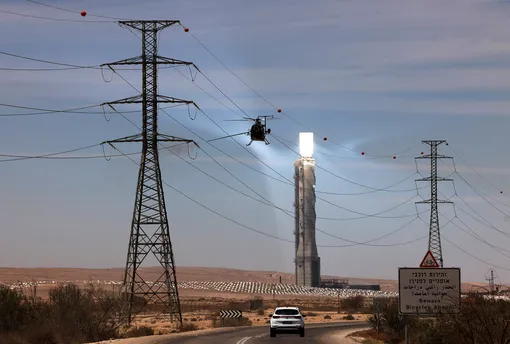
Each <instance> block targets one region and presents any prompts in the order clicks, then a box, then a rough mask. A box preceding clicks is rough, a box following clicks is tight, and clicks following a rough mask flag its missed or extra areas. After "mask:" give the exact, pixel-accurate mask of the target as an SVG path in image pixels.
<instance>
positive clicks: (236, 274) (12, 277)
mask: <svg viewBox="0 0 510 344" xmlns="http://www.w3.org/2000/svg"><path fill="white" fill-rule="evenodd" d="M123 271H124V270H123V268H111V269H80V268H0V282H3V283H8V284H10V283H14V282H18V281H21V282H29V281H34V280H35V281H56V282H59V281H84V280H93V281H98V280H100V281H121V280H122V278H123ZM176 273H177V277H178V280H179V281H182V282H184V281H218V282H230V281H247V282H250V281H251V282H264V283H278V282H279V278H280V277H281V278H282V283H284V284H294V282H295V278H294V275H293V274H290V273H281V272H277V271H247V270H236V269H227V268H207V267H203V268H202V267H178V268H177V271H176ZM160 274H161V272H160V268H154V267H147V268H143V269H141V270H140V275H142V277H143V278H144V279H146V280H149V281H151V280H156V279H157V278H158V277H159V276H160ZM323 277H324V278H347V279H349V283H350V284H379V285H380V286H381V290H383V291H397V289H398V281H396V280H386V279H370V278H356V277H351V278H349V277H337V276H323ZM485 285H486V284H485V283H463V285H462V287H463V289H464V290H466V291H467V290H471V289H472V288H473V287H477V286H485ZM42 289H44V287H43V288H42ZM182 294H183V296H194V295H198V294H200V295H201V296H204V297H214V295H217V296H219V295H221V296H220V297H229V298H230V297H235V294H234V295H226V293H204V292H196V291H192V290H185V289H182ZM205 294H207V295H205ZM209 294H211V295H209Z"/></svg>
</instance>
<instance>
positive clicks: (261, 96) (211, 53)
mask: <svg viewBox="0 0 510 344" xmlns="http://www.w3.org/2000/svg"><path fill="white" fill-rule="evenodd" d="M188 34H189V35H190V36H191V37H192V38H193V39H194V40H195V41H196V42H197V43H198V44H199V45H201V46H202V47H203V48H204V49H205V50H206V51H207V52H208V53H209V54H210V55H211V56H212V57H213V58H214V59H215V60H216V61H217V62H219V63H220V64H221V65H222V66H223V67H224V68H225V69H226V70H227V71H228V72H229V73H230V74H232V75H233V76H234V77H235V78H236V79H238V80H239V81H240V82H241V83H242V84H243V85H244V86H246V87H247V88H248V89H249V90H251V91H252V92H253V93H254V94H255V95H257V96H258V97H259V98H261V99H262V100H263V101H265V102H266V103H267V104H268V105H269V106H271V107H273V108H274V109H278V107H277V106H276V105H275V104H273V103H271V102H270V101H269V100H268V99H267V98H266V97H264V96H263V95H261V94H260V93H259V92H257V91H256V90H255V89H254V88H253V87H251V86H250V85H248V84H247V83H246V82H245V81H244V80H243V79H241V78H240V77H239V76H238V75H237V74H236V73H235V72H234V71H233V70H231V69H230V68H229V67H228V66H227V65H226V64H225V63H223V61H221V60H220V59H219V58H218V57H217V56H216V55H215V54H214V53H213V52H212V51H211V49H209V48H208V47H207V46H206V45H205V44H204V43H203V42H201V41H200V40H199V39H198V38H197V37H196V36H195V35H194V34H193V33H191V32H190V31H188ZM280 112H281V113H282V114H283V115H284V116H286V117H287V118H289V119H290V120H291V121H292V122H294V123H295V124H297V125H298V126H300V127H302V128H303V129H305V130H306V131H310V132H313V130H311V129H310V128H308V127H307V126H305V125H304V124H302V123H300V122H299V121H297V120H296V119H294V118H292V117H291V116H289V115H288V114H286V112H285V111H283V110H281V111H280ZM318 136H324V135H318ZM328 141H329V142H331V143H332V144H334V145H336V146H338V147H341V148H343V149H346V150H349V151H352V152H357V153H359V151H357V150H355V149H352V148H349V147H347V146H344V145H341V144H339V143H336V142H334V141H332V140H330V139H328ZM410 149H412V147H411V148H408V149H406V150H404V151H401V152H397V153H395V154H393V156H395V155H398V154H401V153H405V152H407V151H409V150H410ZM367 155H370V154H367ZM373 157H376V156H375V155H373ZM378 158H381V159H387V158H389V157H383V156H380V157H378Z"/></svg>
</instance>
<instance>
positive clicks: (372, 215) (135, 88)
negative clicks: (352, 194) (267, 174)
mask: <svg viewBox="0 0 510 344" xmlns="http://www.w3.org/2000/svg"><path fill="white" fill-rule="evenodd" d="M112 70H113V71H114V72H115V73H116V74H117V75H118V76H119V77H120V78H121V79H122V80H124V81H125V82H126V83H127V84H128V85H130V86H131V87H132V88H133V89H134V90H135V91H136V92H138V93H140V90H138V88H137V87H136V86H134V85H133V84H132V83H131V82H129V81H128V80H127V79H125V78H124V77H123V76H122V75H120V74H119V73H118V72H116V71H115V69H113V68H112ZM158 109H160V110H161V111H162V112H163V113H165V114H166V115H167V116H169V117H170V118H171V119H172V120H174V121H175V122H176V123H178V124H179V125H180V126H182V127H183V128H185V129H186V130H188V131H189V132H190V133H192V134H193V135H195V136H196V137H198V138H199V139H201V140H203V141H205V142H206V143H208V142H207V141H206V140H204V139H203V138H202V137H201V136H200V135H198V134H197V133H196V132H194V131H193V130H191V129H190V128H188V127H187V126H185V125H184V124H182V123H181V122H180V121H178V120H177V119H176V118H175V117H173V116H172V115H170V114H169V113H168V112H167V111H165V110H163V109H161V108H160V107H159V106H158ZM200 111H201V112H202V113H204V115H205V116H207V117H208V118H209V119H210V120H211V121H212V118H210V116H208V115H207V114H206V113H205V112H204V111H203V110H202V109H200ZM213 123H215V124H216V122H214V121H213ZM216 125H217V126H219V125H218V124H216ZM219 127H220V128H221V126H219ZM221 129H223V128H221ZM236 142H237V141H236ZM241 146H242V145H241ZM242 147H243V148H244V149H246V147H244V146H242ZM247 151H248V152H250V151H249V150H247ZM250 154H252V155H253V156H255V157H256V158H257V159H258V160H259V161H261V162H263V161H262V160H261V159H260V158H258V157H257V156H256V155H254V154H253V153H252V152H250ZM213 160H214V159H213ZM217 163H218V162H217ZM263 163H264V164H265V162H263ZM218 164H219V163H218ZM220 166H221V164H220ZM266 166H268V165H267V164H266ZM268 167H269V168H271V167H270V166H268ZM271 169H272V168H271ZM272 170H273V171H274V172H276V173H278V172H277V171H276V170H274V169H272ZM229 173H230V172H229ZM278 174H279V175H280V176H281V177H283V178H285V177H284V176H283V175H281V174H280V173H278ZM236 179H237V177H236ZM285 179H287V178H285ZM287 181H289V182H290V180H288V179H287ZM243 184H244V183H243ZM245 186H246V185H245ZM250 190H252V191H253V192H254V193H255V194H257V195H258V196H259V197H261V198H262V197H263V196H261V195H260V194H259V193H257V192H256V191H254V190H253V189H251V188H250ZM317 198H319V199H320V200H322V201H324V202H326V203H328V204H330V205H332V206H334V207H337V208H339V209H342V210H345V211H348V212H351V213H354V214H358V215H361V216H362V217H361V218H365V217H375V218H391V219H394V218H402V217H411V216H415V215H414V214H412V215H409V216H379V215H377V214H365V213H361V212H357V211H354V210H351V209H348V208H345V207H342V206H339V205H337V204H335V203H332V202H330V201H328V200H325V199H323V198H321V197H317ZM413 198H414V196H413ZM266 201H267V200H266ZM401 205H402V204H400V205H399V206H401ZM385 212H387V211H383V212H381V213H379V214H382V213H385ZM284 213H285V212H284ZM285 214H287V213H285ZM287 215H288V214H287Z"/></svg>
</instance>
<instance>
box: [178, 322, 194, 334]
mask: <svg viewBox="0 0 510 344" xmlns="http://www.w3.org/2000/svg"><path fill="white" fill-rule="evenodd" d="M197 330H198V326H197V324H194V323H186V322H183V323H182V325H181V326H180V327H179V332H190V331H197Z"/></svg>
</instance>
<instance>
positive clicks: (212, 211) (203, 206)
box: [115, 147, 426, 248]
mask: <svg viewBox="0 0 510 344" xmlns="http://www.w3.org/2000/svg"><path fill="white" fill-rule="evenodd" d="M115 149H116V150H117V151H118V152H119V153H120V154H123V153H122V151H121V150H119V148H117V147H115ZM123 155H124V154H123ZM126 158H127V159H129V160H131V162H133V163H134V164H135V165H136V166H138V163H137V162H136V161H134V160H133V159H132V158H131V157H129V156H126ZM163 184H164V185H165V186H167V187H169V188H170V189H172V190H173V191H175V192H177V193H178V194H180V195H181V196H183V197H184V198H186V199H188V200H190V201H192V202H193V203H195V204H197V205H198V206H200V207H202V208H204V209H206V210H207V211H209V212H211V213H213V214H215V215H217V216H219V217H221V218H223V219H225V220H227V221H229V222H232V223H234V224H236V225H238V226H240V227H243V228H245V229H248V230H250V231H252V232H255V233H258V234H261V235H264V236H266V237H270V238H272V239H276V240H279V241H283V242H288V243H291V244H294V241H293V240H288V239H284V238H281V237H278V236H276V235H272V234H269V233H266V232H264V231H262V230H258V229H256V228H253V227H250V226H247V225H245V224H243V223H241V222H239V221H237V220H234V219H232V218H230V217H228V216H226V215H224V214H222V213H220V212H218V211H216V210H214V209H212V208H210V207H208V206H206V205H205V204H203V203H200V202H199V201H197V200H195V199H194V198H192V197H190V196H188V195H186V194H185V193H184V192H182V191H180V190H178V189H177V188H175V187H174V186H172V185H170V184H169V183H167V182H166V181H164V180H163ZM409 224H410V223H409ZM407 225H408V224H407ZM425 237H426V236H424V237H421V238H418V239H415V240H411V241H409V242H405V243H397V244H386V245H384V246H385V247H394V246H402V245H406V244H409V243H412V242H416V241H418V240H422V239H424V238H425ZM376 239H377V238H376ZM371 241H375V239H374V240H371ZM367 242H369V241H367ZM360 244H362V243H360ZM354 245H358V244H354ZM354 245H317V246H318V247H330V248H338V247H349V246H354Z"/></svg>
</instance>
